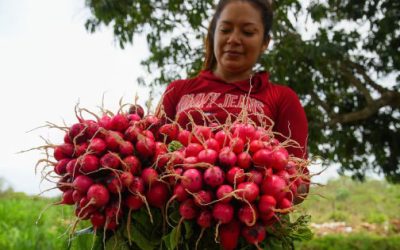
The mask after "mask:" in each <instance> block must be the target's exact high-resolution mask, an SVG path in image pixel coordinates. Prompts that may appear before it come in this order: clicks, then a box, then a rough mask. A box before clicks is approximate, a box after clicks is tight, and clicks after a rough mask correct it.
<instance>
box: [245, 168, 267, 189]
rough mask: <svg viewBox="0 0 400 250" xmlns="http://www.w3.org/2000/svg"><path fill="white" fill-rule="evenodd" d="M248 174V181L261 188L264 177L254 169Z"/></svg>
mask: <svg viewBox="0 0 400 250" xmlns="http://www.w3.org/2000/svg"><path fill="white" fill-rule="evenodd" d="M247 174H248V176H247V181H249V182H254V183H255V184H257V186H261V184H262V181H263V178H264V176H263V174H262V173H261V172H260V171H257V170H254V169H253V170H250V171H249V172H248V173H247Z"/></svg>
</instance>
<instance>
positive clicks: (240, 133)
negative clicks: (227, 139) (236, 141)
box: [233, 123, 256, 142]
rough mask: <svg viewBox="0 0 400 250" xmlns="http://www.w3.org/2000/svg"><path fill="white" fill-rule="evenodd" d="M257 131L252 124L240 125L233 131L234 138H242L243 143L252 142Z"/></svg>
mask: <svg viewBox="0 0 400 250" xmlns="http://www.w3.org/2000/svg"><path fill="white" fill-rule="evenodd" d="M255 132H256V129H255V128H254V126H253V125H251V124H246V123H244V124H238V125H237V126H236V128H235V129H234V131H233V136H234V137H240V138H241V139H242V140H243V141H245V142H246V141H251V140H252V139H253V137H254V133H255Z"/></svg>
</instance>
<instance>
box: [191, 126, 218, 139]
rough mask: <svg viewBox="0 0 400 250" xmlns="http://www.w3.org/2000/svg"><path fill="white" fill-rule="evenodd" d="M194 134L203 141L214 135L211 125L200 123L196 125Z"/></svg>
mask: <svg viewBox="0 0 400 250" xmlns="http://www.w3.org/2000/svg"><path fill="white" fill-rule="evenodd" d="M193 134H194V135H195V137H198V138H200V140H201V141H202V142H204V141H206V140H207V139H209V138H212V137H214V136H213V133H212V131H211V128H210V127H206V126H200V125H196V126H195V127H194V129H193Z"/></svg>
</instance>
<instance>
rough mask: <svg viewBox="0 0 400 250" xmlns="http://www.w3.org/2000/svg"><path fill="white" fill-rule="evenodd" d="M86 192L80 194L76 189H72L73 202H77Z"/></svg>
mask: <svg viewBox="0 0 400 250" xmlns="http://www.w3.org/2000/svg"><path fill="white" fill-rule="evenodd" d="M85 195H86V194H82V193H81V192H79V191H78V190H74V192H72V199H73V200H74V202H75V203H77V202H79V201H80V200H81V199H82V198H83V197H84V196H85Z"/></svg>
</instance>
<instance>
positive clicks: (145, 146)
mask: <svg viewBox="0 0 400 250" xmlns="http://www.w3.org/2000/svg"><path fill="white" fill-rule="evenodd" d="M155 149H156V143H155V142H154V140H152V139H150V138H149V137H145V136H143V137H139V138H138V141H137V142H136V150H137V152H138V153H139V155H140V156H142V157H150V156H153V155H154V153H155Z"/></svg>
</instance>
